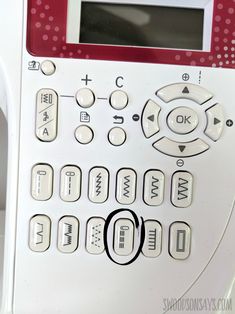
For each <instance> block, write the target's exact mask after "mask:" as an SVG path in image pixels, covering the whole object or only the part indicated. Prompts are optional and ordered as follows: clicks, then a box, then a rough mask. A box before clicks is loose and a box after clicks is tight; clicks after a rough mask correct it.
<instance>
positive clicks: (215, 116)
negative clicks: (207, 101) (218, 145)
mask: <svg viewBox="0 0 235 314" xmlns="http://www.w3.org/2000/svg"><path fill="white" fill-rule="evenodd" d="M206 116H207V126H206V129H205V134H206V135H207V136H209V138H210V139H212V140H213V141H214V142H216V141H218V139H219V138H220V137H221V135H222V132H223V129H224V124H225V118H224V112H223V108H222V106H221V105H220V104H216V105H214V106H212V107H210V108H209V109H207V111H206Z"/></svg>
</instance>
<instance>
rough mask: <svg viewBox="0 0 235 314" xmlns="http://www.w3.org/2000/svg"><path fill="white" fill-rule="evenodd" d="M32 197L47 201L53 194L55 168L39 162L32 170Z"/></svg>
mask: <svg viewBox="0 0 235 314" xmlns="http://www.w3.org/2000/svg"><path fill="white" fill-rule="evenodd" d="M31 185H32V191H31V193H32V197H33V198H34V199H35V200H37V201H47V200H49V199H50V198H51V196H52V190H53V169H52V168H51V166H49V165H46V164H38V165H35V166H34V167H33V170H32V183H31Z"/></svg>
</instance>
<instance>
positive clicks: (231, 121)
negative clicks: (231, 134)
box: [226, 120, 233, 128]
mask: <svg viewBox="0 0 235 314" xmlns="http://www.w3.org/2000/svg"><path fill="white" fill-rule="evenodd" d="M226 125H227V126H228V127H229V128H231V127H232V126H233V120H227V121H226Z"/></svg>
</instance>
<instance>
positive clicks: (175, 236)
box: [169, 222, 191, 260]
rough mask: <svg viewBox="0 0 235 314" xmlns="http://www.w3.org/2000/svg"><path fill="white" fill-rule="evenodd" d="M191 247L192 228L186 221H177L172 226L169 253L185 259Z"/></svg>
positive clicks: (179, 258) (175, 257)
mask: <svg viewBox="0 0 235 314" xmlns="http://www.w3.org/2000/svg"><path fill="white" fill-rule="evenodd" d="M190 249H191V228H190V227H189V226H188V225H187V224H186V223H184V222H175V223H173V224H172V225H171V227H170V243H169V253H170V255H171V256H172V257H173V258H174V259H178V260H184V259H186V258H188V257H189V255H190Z"/></svg>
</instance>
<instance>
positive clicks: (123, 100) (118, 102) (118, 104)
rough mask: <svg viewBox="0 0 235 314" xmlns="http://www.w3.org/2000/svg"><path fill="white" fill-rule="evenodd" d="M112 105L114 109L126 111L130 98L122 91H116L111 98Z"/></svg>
mask: <svg viewBox="0 0 235 314" xmlns="http://www.w3.org/2000/svg"><path fill="white" fill-rule="evenodd" d="M110 104H111V106H112V107H113V108H114V109H117V110H121V109H124V108H125V107H126V106H127V104H128V96H127V94H126V93H125V92H123V91H122V90H116V91H115V92H113V93H112V95H111V97H110Z"/></svg>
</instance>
